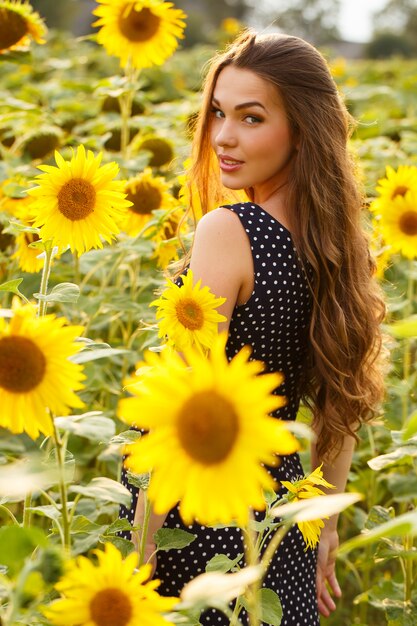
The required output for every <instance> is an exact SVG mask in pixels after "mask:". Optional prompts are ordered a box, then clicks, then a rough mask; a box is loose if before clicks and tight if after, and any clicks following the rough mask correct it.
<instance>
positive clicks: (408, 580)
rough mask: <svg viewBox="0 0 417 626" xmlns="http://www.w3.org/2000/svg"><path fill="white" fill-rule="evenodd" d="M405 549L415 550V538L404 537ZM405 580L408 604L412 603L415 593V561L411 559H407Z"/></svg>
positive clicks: (405, 593)
mask: <svg viewBox="0 0 417 626" xmlns="http://www.w3.org/2000/svg"><path fill="white" fill-rule="evenodd" d="M404 549H405V550H406V551H407V552H408V551H411V550H412V549H413V538H412V537H411V535H406V536H405V537H404ZM404 565H405V578H404V601H405V602H406V603H408V604H410V603H411V594H412V591H413V560H412V559H411V558H406V559H405V564H404Z"/></svg>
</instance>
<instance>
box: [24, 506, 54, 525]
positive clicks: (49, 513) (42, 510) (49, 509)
mask: <svg viewBox="0 0 417 626" xmlns="http://www.w3.org/2000/svg"><path fill="white" fill-rule="evenodd" d="M27 510H28V511H30V512H31V513H36V515H40V516H41V517H47V518H48V519H52V520H54V521H56V520H58V519H59V518H60V517H61V512H60V510H59V509H57V507H56V506H53V505H52V504H46V505H44V506H31V507H28V509H27Z"/></svg>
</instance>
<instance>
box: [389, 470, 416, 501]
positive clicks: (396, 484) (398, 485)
mask: <svg viewBox="0 0 417 626" xmlns="http://www.w3.org/2000/svg"><path fill="white" fill-rule="evenodd" d="M384 481H385V482H386V483H387V486H388V488H389V490H390V492H391V493H392V496H393V498H394V500H395V501H396V502H407V503H408V502H411V501H412V500H413V498H415V495H416V493H417V476H416V475H415V474H414V473H410V472H407V473H406V474H402V473H400V472H394V471H393V470H391V471H390V472H389V473H387V475H386V476H384Z"/></svg>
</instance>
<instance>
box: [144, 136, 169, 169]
mask: <svg viewBox="0 0 417 626" xmlns="http://www.w3.org/2000/svg"><path fill="white" fill-rule="evenodd" d="M140 149H141V150H147V151H148V152H150V153H151V155H152V156H151V158H150V161H149V163H148V165H150V167H161V166H162V165H166V164H167V163H170V162H171V161H172V159H173V158H174V153H173V151H172V147H171V145H170V144H169V143H168V141H166V140H165V139H162V138H161V137H150V138H149V139H145V140H144V141H142V143H141V144H140Z"/></svg>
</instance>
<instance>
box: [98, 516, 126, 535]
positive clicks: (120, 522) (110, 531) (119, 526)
mask: <svg viewBox="0 0 417 626" xmlns="http://www.w3.org/2000/svg"><path fill="white" fill-rule="evenodd" d="M124 530H129V531H130V530H132V526H131V524H130V522H129V520H127V519H117V520H115V521H114V522H113V523H112V524H110V526H109V527H108V528H107V530H106V531H105V532H104V535H103V537H107V536H108V535H115V534H116V533H120V532H123V531H124Z"/></svg>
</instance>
